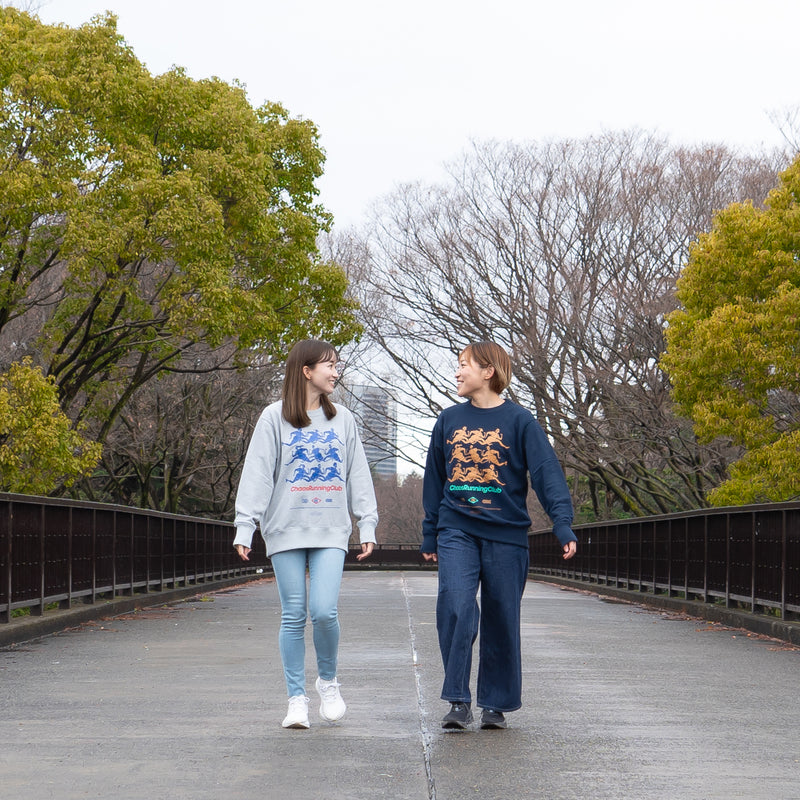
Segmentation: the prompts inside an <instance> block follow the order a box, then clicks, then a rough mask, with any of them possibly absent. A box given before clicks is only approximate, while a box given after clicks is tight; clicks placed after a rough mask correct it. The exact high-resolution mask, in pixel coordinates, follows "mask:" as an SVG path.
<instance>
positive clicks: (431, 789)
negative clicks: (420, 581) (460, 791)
mask: <svg viewBox="0 0 800 800" xmlns="http://www.w3.org/2000/svg"><path fill="white" fill-rule="evenodd" d="M400 580H401V581H402V583H403V598H404V600H405V602H406V613H407V614H408V632H409V634H410V637H411V659H412V663H413V665H414V682H415V684H416V687H417V712H418V715H419V730H420V734H421V736H422V754H423V757H424V759H425V775H426V777H427V778H428V800H436V781H435V780H434V779H433V766H432V764H431V734H430V731H429V730H428V723H427V722H426V721H425V705H424V703H423V692H422V679H421V676H420V671H419V658H418V657H417V636H416V632H415V629H414V617H413V616H412V614H411V599H410V597H411V594H410V591H409V588H408V581H407V580H406V575H405V573H404V572H403V573H400Z"/></svg>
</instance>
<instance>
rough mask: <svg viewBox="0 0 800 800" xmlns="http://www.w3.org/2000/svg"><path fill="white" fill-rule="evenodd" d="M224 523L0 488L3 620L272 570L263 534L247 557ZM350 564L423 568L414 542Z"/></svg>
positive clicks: (352, 554) (379, 549) (350, 560)
mask: <svg viewBox="0 0 800 800" xmlns="http://www.w3.org/2000/svg"><path fill="white" fill-rule="evenodd" d="M233 536H234V528H233V525H232V524H231V523H229V522H222V521H217V520H209V519H201V518H197V517H185V516H178V515H176V514H165V513H162V512H158V511H145V510H142V509H138V508H129V507H126V506H114V505H107V504H103V503H88V502H80V501H72V500H62V499H54V498H48V497H30V496H27V495H15V494H1V493H0V623H3V622H9V621H10V619H11V616H12V612H13V611H15V610H16V609H22V608H25V609H29V611H30V613H31V614H33V615H41V614H43V613H44V611H45V609H47V608H49V607H54V606H56V605H57V606H58V607H59V608H71V607H72V605H73V603H76V602H83V603H95V602H97V601H98V599H107V598H109V597H111V598H113V597H118V596H125V595H133V594H135V593H148V592H160V591H166V590H168V589H175V588H177V587H187V586H192V585H193V584H203V583H213V582H215V581H222V580H226V579H230V578H237V577H246V576H251V575H255V574H257V573H259V572H262V571H263V572H268V571H271V567H270V565H269V561H268V559H267V557H266V550H265V547H264V540H263V539H262V538H261V536H259V535H256V536H254V537H253V552H252V553H251V554H250V560H249V561H248V562H243V561H241V560H240V559H239V557H238V556H237V555H236V552H235V551H234V549H233V548H232V547H231V543H232V542H233ZM359 552H360V548H355V549H352V550H351V551H350V552H349V553H348V555H347V560H346V564H347V567H348V568H355V567H358V568H364V569H375V568H377V569H381V568H383V569H387V568H389V569H390V568H397V567H399V566H406V567H407V566H415V565H419V566H421V565H422V564H423V560H422V557H421V556H420V554H419V546H418V545H393V546H388V547H387V546H378V547H377V548H376V549H375V552H374V553H373V555H372V556H371V557H370V559H369V562H364V564H361V562H359V561H358V560H357V559H356V555H357V554H358V553H359Z"/></svg>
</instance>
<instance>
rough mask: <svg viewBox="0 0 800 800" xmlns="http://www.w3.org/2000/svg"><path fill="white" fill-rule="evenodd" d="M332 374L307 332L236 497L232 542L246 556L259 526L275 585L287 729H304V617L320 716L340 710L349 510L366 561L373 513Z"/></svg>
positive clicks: (362, 460) (265, 416)
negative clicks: (312, 653)
mask: <svg viewBox="0 0 800 800" xmlns="http://www.w3.org/2000/svg"><path fill="white" fill-rule="evenodd" d="M338 377H339V375H338V372H337V354H336V350H335V349H334V347H333V346H332V345H330V344H328V343H327V342H320V341H317V340H315V339H304V340H303V341H300V342H298V343H297V344H296V345H295V346H294V347H293V348H292V349H291V351H290V352H289V355H288V357H287V359H286V369H285V377H284V383H283V391H282V398H281V400H280V401H279V402H277V403H273V404H272V405H270V406H267V408H265V409H264V411H263V412H262V414H261V416H260V417H259V420H258V422H257V423H256V427H255V430H254V431H253V436H252V438H251V440H250V445H249V447H248V450H247V457H246V458H245V462H244V467H243V469H242V476H241V478H240V480H239V490H238V493H237V495H236V520H235V524H236V538H235V539H234V541H233V546H234V547H235V548H236V551H237V552H238V553H239V556H240V557H241V558H242V559H243V560H245V561H247V560H248V557H249V553H250V549H251V545H252V541H253V533H254V532H255V530H256V528H259V529H260V531H261V535H262V536H263V537H264V541H265V542H266V545H267V555H268V556H269V557H270V560H271V561H272V568H273V571H274V573H275V579H276V582H277V584H278V594H279V595H280V601H281V628H280V634H279V637H278V641H279V645H280V653H281V661H282V663H283V671H284V676H285V678H286V688H287V692H288V695H289V709H288V712H287V714H286V718H285V719H284V720H283V723H282V724H283V727H284V728H308V727H309V721H308V697H307V696H306V693H305V666H304V665H305V626H306V617H307V615H310V616H311V623H312V626H313V629H314V648H315V650H316V656H317V669H318V672H319V676H318V678H317V680H316V689H317V692H318V693H319V696H320V710H319V713H320V716H321V717H322V719H324V720H326V721H328V722H335V721H337V720H339V719H341V718H342V717H343V716H344V713H345V710H346V706H345V703H344V701H343V700H342V697H341V694H340V692H339V682H338V680H337V679H336V666H337V659H338V651H339V617H338V611H337V603H338V599H339V587H340V585H341V580H342V569H343V567H344V557H345V554H346V553H347V547H348V542H349V540H350V533H351V530H352V522H351V517H350V514H351V513H352V515H353V516H354V517H355V518H356V520H357V523H358V528H359V534H360V535H359V538H360V541H361V553H359V555H358V556H357V558H358V559H359V560H361V559H364V558H367V557H368V556H369V555H370V554H371V553H372V550H373V547H374V544H375V527H376V526H377V524H378V511H377V506H376V502H375V492H374V489H373V486H372V477H371V475H370V470H369V465H368V464H367V459H366V456H365V455H364V448H363V446H362V444H361V440H360V439H359V437H358V430H357V428H356V424H355V420H354V418H353V415H352V414H351V413H350V411H349V410H348V409H346V408H344V407H343V406H340V405H338V404H336V403H333V402H332V401H331V399H330V394H331V393H332V392H333V390H334V387H335V385H336V381H337V379H338ZM306 569H308V575H309V580H308V587H307V586H306Z"/></svg>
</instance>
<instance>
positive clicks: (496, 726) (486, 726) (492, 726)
mask: <svg viewBox="0 0 800 800" xmlns="http://www.w3.org/2000/svg"><path fill="white" fill-rule="evenodd" d="M507 727H508V726H507V725H506V724H505V723H503V722H482V723H481V730H482V731H504V730H505V729H506V728H507Z"/></svg>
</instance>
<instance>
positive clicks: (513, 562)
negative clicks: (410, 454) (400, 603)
mask: <svg viewBox="0 0 800 800" xmlns="http://www.w3.org/2000/svg"><path fill="white" fill-rule="evenodd" d="M455 377H456V384H457V387H458V396H459V397H465V398H467V399H468V401H467V402H466V403H459V404H457V405H455V406H451V407H450V408H448V409H445V410H444V411H443V412H442V414H441V415H440V416H439V419H438V420H437V422H436V425H435V427H434V429H433V433H432V434H431V442H430V447H429V449H428V457H427V463H426V466H425V478H424V483H423V505H424V508H425V520H424V522H423V529H422V533H423V540H422V546H421V548H420V550H421V552H422V554H423V556H424V558H425V559H426V560H427V561H437V562H438V568H439V594H438V599H437V603H436V627H437V630H438V634H439V647H440V650H441V653H442V661H443V662H444V684H443V687H442V699H443V700H446V701H448V702H449V703H450V704H451V708H450V711H449V712H448V713H447V714H446V715H445V717H444V719H443V720H442V727H443V728H454V729H463V728H466V727H467V726H468V725H469V724H470V723H471V722H472V708H471V705H472V698H471V694H470V686H469V684H470V672H471V668H472V646H473V644H474V642H475V639H476V638H477V636H478V631H479V630H480V645H479V666H478V685H477V704H478V706H479V707H480V708H481V709H482V713H481V727H482V728H505V727H506V720H505V717H504V712H508V711H515V710H517V709H518V708H519V707H520V706H521V705H522V658H521V646H520V605H521V601H522V593H523V591H524V589H525V582H526V580H527V576H528V553H529V550H528V530H529V529H530V525H531V520H530V517H529V516H528V511H527V505H526V498H527V494H528V476H530V485H531V486H532V487H533V489H534V491H535V492H536V495H537V497H538V498H539V501H540V502H541V504H542V506H543V508H544V510H545V511H546V512H547V514H548V516H549V517H550V519H551V520H552V522H553V533H554V534H555V535H556V537H557V538H558V541H559V543H560V544H561V545H562V547H563V549H564V558H565V559H566V558H572V557H573V556H574V555H575V552H576V543H577V537H576V536H575V534H574V533H573V532H572V527H571V526H572V500H571V498H570V494H569V489H568V487H567V483H566V480H565V479H564V473H563V471H562V469H561V465H560V464H559V463H558V460H557V458H556V455H555V453H554V452H553V448H552V447H551V445H550V442H549V441H548V439H547V436H546V435H545V433H544V431H543V430H542V428H541V426H540V425H539V423H538V422H537V421H536V419H535V418H534V417H533V415H532V414H531V413H530V411H528V410H527V409H525V408H523V407H522V406H520V405H518V404H516V403H513V402H512V401H510V400H506V399H504V398H503V397H501V393H502V392H503V391H504V390H505V389H506V388H507V387H508V385H509V383H510V381H511V360H510V358H509V356H508V353H506V352H505V350H503V348H502V347H500V346H499V345H497V344H495V343H494V342H478V343H475V344H471V345H469V346H468V347H466V348H465V349H464V350H463V352H462V353H461V355H460V356H459V360H458V370H457V371H456V376H455ZM479 587H480V592H481V607H480V609H479V607H478V603H477V594H478V588H479Z"/></svg>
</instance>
